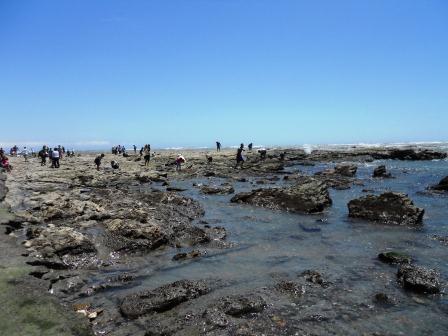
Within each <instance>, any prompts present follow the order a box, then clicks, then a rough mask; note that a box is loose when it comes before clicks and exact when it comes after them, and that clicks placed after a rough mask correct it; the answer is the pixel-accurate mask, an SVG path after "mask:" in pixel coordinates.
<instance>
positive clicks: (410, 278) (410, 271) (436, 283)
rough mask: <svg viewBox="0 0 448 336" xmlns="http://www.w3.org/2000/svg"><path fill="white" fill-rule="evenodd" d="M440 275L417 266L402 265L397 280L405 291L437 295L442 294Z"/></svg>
mask: <svg viewBox="0 0 448 336" xmlns="http://www.w3.org/2000/svg"><path fill="white" fill-rule="evenodd" d="M439 276H440V275H439V273H438V272H437V271H435V270H433V269H427V268H425V267H421V266H416V265H407V264H404V265H401V266H400V267H399V269H398V273H397V279H398V282H399V283H400V284H401V285H402V286H403V288H404V289H407V290H410V291H413V292H417V293H429V294H436V293H439V292H440V288H441V283H440V279H439Z"/></svg>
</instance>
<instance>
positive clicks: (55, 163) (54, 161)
mask: <svg viewBox="0 0 448 336" xmlns="http://www.w3.org/2000/svg"><path fill="white" fill-rule="evenodd" d="M59 157H60V156H59V149H58V148H56V147H55V148H53V152H52V153H51V168H59Z"/></svg>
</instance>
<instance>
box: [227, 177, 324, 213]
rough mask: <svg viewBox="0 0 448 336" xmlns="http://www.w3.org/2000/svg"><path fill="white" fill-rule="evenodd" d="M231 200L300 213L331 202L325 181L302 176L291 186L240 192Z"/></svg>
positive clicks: (314, 210) (319, 208)
mask: <svg viewBox="0 0 448 336" xmlns="http://www.w3.org/2000/svg"><path fill="white" fill-rule="evenodd" d="M231 202H233V203H248V204H252V205H255V206H261V207H266V208H269V209H274V210H279V209H284V210H287V211H292V212H301V213H317V212H322V211H323V210H324V209H325V208H326V207H328V206H330V205H331V203H332V202H331V199H330V195H329V193H328V188H327V186H326V185H325V183H323V182H321V181H318V180H316V179H313V178H304V179H303V180H302V181H301V182H299V183H298V184H296V185H294V186H291V187H286V188H272V189H256V190H253V191H251V192H246V193H240V194H237V195H235V196H234V197H233V198H232V199H231Z"/></svg>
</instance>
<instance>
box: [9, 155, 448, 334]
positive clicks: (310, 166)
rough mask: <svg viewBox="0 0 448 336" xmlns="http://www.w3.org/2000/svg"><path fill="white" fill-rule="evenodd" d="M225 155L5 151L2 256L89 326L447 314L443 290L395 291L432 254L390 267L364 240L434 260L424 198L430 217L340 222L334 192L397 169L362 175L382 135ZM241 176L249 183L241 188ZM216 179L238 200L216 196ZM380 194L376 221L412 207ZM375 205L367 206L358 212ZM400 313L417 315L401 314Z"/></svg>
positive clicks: (417, 275)
mask: <svg viewBox="0 0 448 336" xmlns="http://www.w3.org/2000/svg"><path fill="white" fill-rule="evenodd" d="M416 152H417V151H416ZM234 154H235V153H234V151H227V152H226V151H224V152H223V153H219V154H213V160H212V161H210V162H207V160H206V158H205V155H204V153H199V154H198V153H196V152H195V153H192V154H190V153H188V154H184V155H187V164H185V165H184V166H183V167H182V170H181V171H179V172H177V171H176V170H175V167H174V166H173V165H172V164H170V162H172V160H173V159H174V158H175V155H176V153H162V154H160V156H156V157H155V159H154V160H151V162H150V166H149V167H144V166H143V164H142V163H141V162H140V161H139V160H137V159H138V157H134V156H133V155H132V154H131V155H130V156H129V157H127V158H121V157H120V170H116V171H113V170H109V169H107V168H105V169H104V170H101V171H99V172H97V171H96V170H95V167H94V166H93V163H92V158H91V157H89V156H86V157H84V154H83V155H82V156H80V157H77V158H74V159H72V158H68V159H64V161H63V162H62V163H63V165H61V169H60V170H51V169H49V168H48V169H47V168H46V167H44V168H41V167H40V166H39V165H38V164H36V165H34V163H31V164H29V165H27V164H24V163H23V161H22V160H21V161H19V159H17V161H14V158H13V164H14V166H15V171H13V173H12V174H11V175H8V179H7V185H6V187H7V188H8V189H9V193H8V194H7V197H6V200H7V202H8V207H11V209H12V210H13V211H14V213H15V214H14V218H9V219H7V220H3V219H2V221H1V223H2V225H3V227H4V228H5V231H6V233H7V234H8V236H7V235H4V236H5V237H7V238H11V239H14V240H17V243H18V246H20V247H21V248H22V252H21V253H19V254H18V257H19V258H21V259H22V261H23V263H24V264H25V263H28V264H29V265H33V266H26V267H28V269H27V274H28V275H27V276H28V277H30V278H32V279H33V281H37V282H38V283H39V284H40V285H41V286H42V287H41V292H42V293H44V294H48V295H51V296H52V297H53V299H55V300H56V301H60V302H63V304H64V305H65V306H67V307H70V308H72V307H73V313H76V314H78V315H79V317H80V318H81V320H82V321H83V322H84V323H85V324H87V325H89V326H90V329H91V330H93V331H94V332H95V333H96V334H97V335H111V336H123V335H138V336H143V335H164V336H166V335H209V336H212V335H213V336H216V335H272V336H274V335H276V336H277V335H296V334H299V335H353V336H354V335H359V334H366V335H374V334H378V335H392V334H399V333H403V332H404V333H406V332H408V331H409V330H412V331H416V330H417V331H416V333H419V332H422V331H425V332H426V331H427V330H430V331H433V330H444V328H445V327H447V326H448V325H447V324H446V323H445V321H443V320H442V319H441V318H440V316H442V314H444V312H445V311H447V310H446V308H445V307H444V304H443V302H439V301H438V300H435V297H434V296H422V295H416V294H413V293H409V292H408V290H411V291H414V292H415V293H435V292H436V290H437V288H440V291H443V284H442V280H441V279H442V278H443V277H444V276H445V270H444V269H443V267H442V269H441V274H442V275H439V274H438V273H437V272H435V271H434V273H432V270H429V269H425V270H421V269H419V270H416V269H412V270H410V269H401V268H400V269H401V271H399V273H400V275H399V276H398V277H397V274H396V269H397V267H401V266H406V265H409V264H408V261H407V259H406V258H404V259H401V257H400V258H398V257H397V256H395V255H391V254H390V253H389V252H386V253H384V254H385V257H386V259H387V262H388V263H389V262H390V263H394V264H397V266H388V265H384V264H382V263H380V262H378V261H375V258H373V256H374V253H372V247H376V246H378V247H377V249H380V251H381V250H383V249H384V250H389V249H392V248H393V249H394V250H395V249H397V251H410V253H411V254H412V257H415V259H416V260H417V261H418V262H419V263H420V262H422V263H423V264H426V263H428V264H430V265H433V264H434V263H437V261H432V260H431V259H430V257H431V253H432V252H431V250H430V249H429V247H432V248H435V247H436V246H439V248H438V250H437V253H435V254H434V255H435V256H437V258H440V256H441V255H442V252H441V251H445V250H446V246H445V245H444V237H445V236H446V234H445V233H444V232H443V226H442V225H441V224H440V223H438V222H437V224H438V225H440V229H438V230H436V231H434V227H435V226H434V223H433V222H431V221H433V218H434V216H435V215H434V209H435V208H434V207H431V208H428V214H429V216H428V220H425V227H427V228H430V230H429V231H426V232H421V233H420V232H419V230H410V229H409V228H403V227H399V226H397V227H379V226H378V227H372V226H368V225H366V226H363V225H356V226H355V225H352V222H349V223H347V222H345V221H344V218H346V216H347V214H346V211H345V210H344V209H345V204H346V203H347V201H348V200H349V199H352V198H353V197H356V196H353V195H359V194H360V193H361V187H360V186H361V185H362V184H366V185H365V189H366V190H367V189H368V190H372V192H378V191H379V190H381V191H384V190H388V188H389V187H390V183H393V182H395V181H396V182H403V179H406V178H408V177H412V176H413V174H414V173H415V171H416V170H413V168H412V165H411V166H409V167H411V168H406V169H401V168H399V167H398V168H396V167H394V172H397V173H396V174H395V173H394V177H396V179H394V180H386V179H384V180H381V179H372V178H370V177H371V174H372V168H370V167H371V165H363V164H362V162H371V160H373V157H374V156H376V155H377V154H378V155H387V156H389V157H391V153H390V150H389V149H375V150H370V149H369V150H366V149H361V148H359V149H357V148H354V149H353V150H351V151H338V152H332V151H323V150H319V151H312V152H311V153H305V152H304V151H303V150H301V149H286V150H284V149H282V150H276V149H273V150H268V151H267V155H266V156H265V158H261V157H260V155H259V154H258V153H257V152H256V151H253V152H250V153H249V152H248V153H246V154H247V158H248V160H247V161H246V162H245V164H244V166H243V167H242V168H241V169H234V164H235V162H234ZM393 155H395V156H396V157H397V158H398V157H399V156H401V157H402V158H403V160H408V159H409V158H412V157H414V156H413V155H404V156H403V155H401V154H399V155H398V156H397V154H396V153H395V154H393ZM416 155H420V156H419V157H421V158H422V160H423V158H424V157H425V158H428V157H430V155H434V156H436V155H437V154H434V153H433V154H431V153H426V154H424V155H421V154H416ZM112 158H114V159H115V157H113V156H112ZM65 160H67V161H65ZM37 163H38V162H37ZM395 164H396V165H400V164H401V163H400V162H396V163H394V165H395ZM334 166H336V167H339V168H337V169H336V168H330V169H328V167H334ZM353 167H354V168H357V169H356V170H355V169H354V168H353ZM405 167H408V166H405ZM316 171H328V172H330V171H331V172H330V173H326V174H317V175H314V174H315V173H316ZM405 174H406V175H405ZM432 176H435V175H432ZM437 176H441V175H440V174H437ZM439 178H440V177H439ZM424 181H427V180H424ZM193 183H194V184H196V185H197V186H199V187H198V188H193V187H192V185H193ZM406 183H407V182H406ZM430 183H433V180H431V181H430V182H426V183H424V182H422V185H423V188H425V187H426V186H428V185H430ZM254 185H257V186H258V187H256V188H263V189H256V190H251V188H255V187H254ZM397 185H398V186H399V184H397ZM0 186H1V178H0ZM202 187H211V188H212V189H211V193H208V192H207V191H208V190H207V189H205V191H206V192H205V193H203V192H202V191H201V188H202ZM215 187H216V188H217V189H218V190H213V188H215ZM230 188H233V189H234V191H235V192H236V193H237V196H238V195H239V196H238V197H240V196H241V195H244V194H247V198H246V199H247V201H243V200H240V202H241V203H242V204H241V205H239V204H237V203H238V202H237V203H233V204H231V203H230V202H229V200H230V199H231V198H232V195H231V193H233V191H232V192H230V191H229V190H230ZM328 188H331V190H330V191H328ZM392 190H394V189H393V188H392ZM398 190H402V189H398ZM215 191H216V192H215ZM330 193H331V197H332V198H333V200H334V203H333V205H332V202H331V200H330V197H329V196H330ZM213 194H216V195H217V196H213ZM218 195H219V196H218ZM414 195H415V194H412V198H413V199H415V201H416V202H417V203H418V204H425V208H426V207H427V203H426V202H422V198H423V199H424V200H426V201H427V200H430V199H434V200H435V202H442V201H443V199H444V198H443V197H434V195H430V196H418V197H419V198H418V199H416V198H414ZM237 196H235V197H237ZM244 197H245V196H243V199H244ZM415 197H417V196H415ZM424 197H427V198H424ZM388 200H389V201H388V202H385V203H390V204H388V205H387V206H388V207H389V208H386V209H388V210H387V211H386V215H387V216H386V217H387V218H388V220H389V221H392V222H393V223H394V225H395V223H396V222H398V219H400V220H399V222H400V223H402V224H403V218H404V219H405V220H404V221H405V222H406V223H408V222H412V221H411V220H410V219H411V218H413V215H412V211H410V210H409V208H412V207H408V205H409V203H408V202H406V201H405V200H403V202H401V203H400V202H398V201H397V204H396V205H394V206H391V204H392V205H393V204H394V202H390V199H388ZM244 203H247V204H248V205H256V206H258V205H259V206H260V207H265V208H267V209H260V208H256V207H251V206H247V205H246V204H244ZM411 203H412V202H411ZM375 204H376V203H375ZM400 204H401V205H404V207H401V205H400ZM437 204H438V205H437V206H442V205H443V204H442V203H440V204H439V203H437ZM330 205H332V207H330ZM391 208H392V210H391ZM269 209H274V210H280V211H270V210H269ZM325 209H328V211H325V215H319V214H317V215H313V216H310V215H309V214H310V213H313V214H314V213H319V212H322V211H323V210H325ZM341 209H342V210H341ZM376 209H382V208H381V207H376V206H375V207H373V208H371V209H370V210H368V211H365V212H367V213H368V214H370V213H375V214H376ZM393 209H400V210H393ZM403 209H406V210H403ZM285 210H286V211H285ZM287 211H290V212H294V213H288V212H287ZM430 211H431V212H430ZM379 212H381V213H382V214H383V215H384V213H385V212H384V209H383V210H382V211H378V213H379ZM403 214H404V215H403ZM416 214H417V215H416V216H417V217H418V211H417V212H416ZM369 216H370V215H369ZM375 216H377V215H375ZM375 216H373V217H375ZM386 217H381V216H380V219H379V220H377V219H375V221H379V222H383V220H384V218H386ZM375 218H376V217H375ZM3 223H7V224H3ZM442 224H443V223H442ZM216 225H219V226H216ZM406 225H408V224H406ZM430 225H432V226H430ZM435 233H437V238H436V237H435V236H436V235H435ZM433 236H434V237H433ZM416 237H420V238H421V237H423V238H422V239H419V238H416ZM439 241H440V243H439ZM431 242H432V243H431ZM374 251H375V250H374ZM305 265H306V266H305ZM442 266H443V265H442ZM302 267H303V268H302ZM307 268H310V269H309V270H306V269H307ZM1 271H2V268H1V267H0V273H1ZM271 273H272V275H271ZM209 276H211V277H216V278H217V279H215V280H216V281H217V282H219V285H218V286H216V285H215V283H214V281H215V280H209V278H208V277H209ZM198 278H199V279H207V280H197V279H198ZM179 279H183V280H179ZM0 280H1V279H0ZM397 280H398V284H397ZM422 284H423V285H422ZM438 284H439V285H438ZM416 288H417V289H416ZM25 306H26V305H25ZM395 310H396V311H398V312H399V313H396V312H395ZM416 315H418V316H425V321H426V322H425V321H420V322H418V323H414V321H413V318H410V317H411V316H416ZM403 321H404V322H403Z"/></svg>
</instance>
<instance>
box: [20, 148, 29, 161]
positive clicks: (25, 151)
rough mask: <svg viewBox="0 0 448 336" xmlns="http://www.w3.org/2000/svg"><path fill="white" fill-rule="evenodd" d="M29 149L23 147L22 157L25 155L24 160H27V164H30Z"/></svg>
mask: <svg viewBox="0 0 448 336" xmlns="http://www.w3.org/2000/svg"><path fill="white" fill-rule="evenodd" d="M28 153H29V152H28V148H26V146H25V147H23V149H22V155H23V158H24V159H25V162H28Z"/></svg>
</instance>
